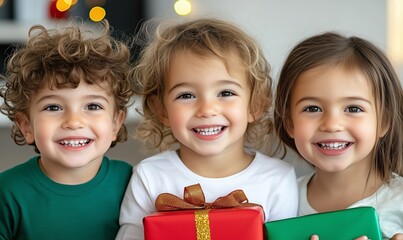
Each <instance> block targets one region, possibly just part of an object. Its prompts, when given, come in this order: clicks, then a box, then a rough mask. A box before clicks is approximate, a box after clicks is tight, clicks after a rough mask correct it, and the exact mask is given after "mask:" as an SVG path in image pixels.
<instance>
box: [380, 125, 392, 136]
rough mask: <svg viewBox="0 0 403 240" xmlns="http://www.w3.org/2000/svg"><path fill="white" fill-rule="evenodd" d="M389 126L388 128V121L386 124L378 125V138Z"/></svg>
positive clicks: (383, 134)
mask: <svg viewBox="0 0 403 240" xmlns="http://www.w3.org/2000/svg"><path fill="white" fill-rule="evenodd" d="M389 128H390V125H389V123H388V124H381V126H379V129H378V136H379V137H380V138H381V137H384V136H385V134H386V133H387V132H388V131H389Z"/></svg>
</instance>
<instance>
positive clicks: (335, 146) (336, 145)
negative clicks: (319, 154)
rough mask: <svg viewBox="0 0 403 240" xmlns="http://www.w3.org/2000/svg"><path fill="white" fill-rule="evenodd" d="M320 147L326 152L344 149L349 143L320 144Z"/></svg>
mask: <svg viewBox="0 0 403 240" xmlns="http://www.w3.org/2000/svg"><path fill="white" fill-rule="evenodd" d="M319 146H320V147H321V148H323V149H326V150H330V149H343V148H346V147H347V146H348V142H334V143H319Z"/></svg>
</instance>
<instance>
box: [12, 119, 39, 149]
mask: <svg viewBox="0 0 403 240" xmlns="http://www.w3.org/2000/svg"><path fill="white" fill-rule="evenodd" d="M15 123H16V124H17V127H18V128H19V129H20V131H21V132H22V135H24V138H25V141H26V142H27V143H28V144H32V143H34V142H35V137H34V132H33V130H32V126H31V121H29V118H28V116H27V115H26V114H25V113H18V114H17V116H16V121H15Z"/></svg>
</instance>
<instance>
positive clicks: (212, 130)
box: [193, 126, 225, 136]
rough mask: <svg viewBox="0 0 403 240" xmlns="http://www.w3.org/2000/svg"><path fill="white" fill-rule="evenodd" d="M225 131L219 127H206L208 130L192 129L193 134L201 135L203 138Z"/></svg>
mask: <svg viewBox="0 0 403 240" xmlns="http://www.w3.org/2000/svg"><path fill="white" fill-rule="evenodd" d="M224 129H225V127H223V126H219V127H208V128H193V132H195V133H197V134H200V135H203V136H210V135H216V134H219V133H220V132H222V131H223V130H224Z"/></svg>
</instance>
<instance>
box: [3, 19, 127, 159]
mask: <svg viewBox="0 0 403 240" xmlns="http://www.w3.org/2000/svg"><path fill="white" fill-rule="evenodd" d="M101 28H102V29H101V31H100V33H96V34H95V31H91V30H89V29H88V28H84V27H83V26H80V25H79V24H78V23H73V22H72V23H71V24H70V25H69V26H67V27H65V28H62V29H60V30H57V29H46V28H45V27H44V26H41V25H37V26H33V27H32V28H31V29H30V30H29V39H28V42H27V43H26V44H24V45H21V46H19V47H17V48H16V50H15V51H14V52H13V54H12V56H11V57H10V59H9V60H8V63H7V69H6V74H5V76H2V78H5V79H6V80H7V82H6V85H5V86H4V87H2V88H1V90H0V96H1V97H3V98H4V103H3V104H2V105H1V107H0V111H1V112H2V113H3V114H5V115H7V116H8V117H9V119H10V120H11V121H13V122H16V120H17V119H16V118H17V115H18V113H24V114H26V115H28V112H29V109H28V106H29V102H30V99H31V96H33V95H34V94H35V93H36V92H37V91H38V90H39V89H40V88H41V87H43V85H44V84H47V85H48V86H49V87H50V88H57V89H59V88H76V87H77V86H78V85H79V83H80V81H85V82H86V83H87V84H90V85H92V84H98V85H101V86H105V83H106V86H107V88H108V91H110V93H111V94H113V96H114V97H115V102H116V112H118V111H119V110H123V111H124V112H127V105H128V103H129V101H130V98H131V96H132V95H133V87H132V83H131V81H130V80H129V78H128V72H129V69H130V51H129V47H128V46H127V45H126V44H125V43H123V42H120V41H117V40H115V39H113V38H112V37H111V36H110V35H109V33H110V32H109V23H108V22H107V21H104V22H103V23H102V25H101ZM85 29H86V30H85ZM96 35H97V36H96ZM11 136H12V138H13V139H14V141H15V142H16V143H17V144H18V145H25V144H26V141H25V138H24V136H23V135H22V132H21V131H20V130H19V129H18V127H17V126H16V125H15V124H14V125H13V128H12V133H11ZM126 139H127V130H126V127H125V125H122V127H121V129H120V130H119V132H118V135H117V139H116V140H115V141H114V142H113V143H112V144H111V147H112V146H114V145H115V144H116V143H117V142H123V141H125V140H126ZM33 145H34V146H35V143H33ZM35 150H36V151H37V152H39V150H38V149H37V148H36V146H35Z"/></svg>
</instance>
